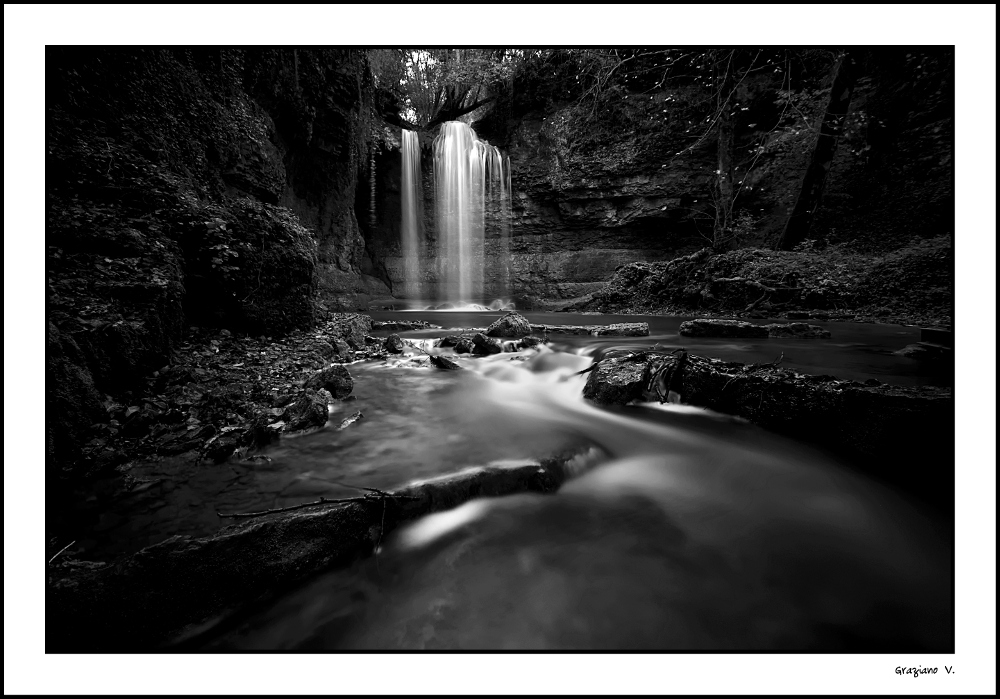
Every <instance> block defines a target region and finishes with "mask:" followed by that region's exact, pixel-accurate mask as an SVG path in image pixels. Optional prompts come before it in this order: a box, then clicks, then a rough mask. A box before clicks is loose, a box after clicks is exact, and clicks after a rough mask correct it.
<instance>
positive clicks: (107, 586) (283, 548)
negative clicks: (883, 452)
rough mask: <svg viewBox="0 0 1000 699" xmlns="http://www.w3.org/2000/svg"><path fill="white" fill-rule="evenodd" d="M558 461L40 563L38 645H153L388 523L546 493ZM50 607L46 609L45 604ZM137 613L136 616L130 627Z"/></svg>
mask: <svg viewBox="0 0 1000 699" xmlns="http://www.w3.org/2000/svg"><path fill="white" fill-rule="evenodd" d="M568 460H569V457H568V456H566V457H561V458H557V459H547V460H543V461H528V462H525V463H524V464H523V465H518V466H507V467H495V466H486V467H483V468H478V469H471V470H467V471H463V472H462V473H459V474H455V475H451V476H445V477H441V478H436V479H433V480H431V481H427V482H424V483H417V484H414V485H411V486H408V487H406V488H403V489H401V490H399V491H395V493H394V494H396V495H400V496H405V499H395V498H387V499H385V500H383V499H381V498H378V497H373V498H371V499H370V501H364V502H357V503H349V504H346V505H342V506H339V507H321V508H312V509H304V510H298V511H294V512H288V513H283V514H277V515H270V516H268V517H263V518H258V519H249V520H243V521H242V522H241V521H240V520H226V521H231V522H237V523H236V524H234V525H232V526H228V527H226V528H224V529H223V530H221V531H220V532H219V533H217V534H216V535H214V536H210V537H206V538H203V539H192V538H190V537H187V536H175V537H171V538H170V539H167V540H166V541H164V542H162V543H159V544H156V545H154V546H150V547H148V548H145V549H143V550H142V551H139V552H138V553H135V554H132V555H129V556H124V557H122V558H120V559H118V560H117V561H115V562H114V564H113V565H98V564H93V563H90V562H84V561H69V560H67V561H57V562H56V563H55V564H53V565H51V566H49V568H48V585H47V588H46V610H47V619H55V620H57V622H54V623H53V626H52V628H51V630H50V631H48V632H47V646H46V650H48V651H49V652H83V651H87V652H114V651H119V652H123V651H132V652H134V651H135V650H137V649H143V650H150V651H152V650H154V649H158V648H163V647H169V646H170V645H172V644H175V643H178V642H180V641H183V640H187V639H189V638H192V637H196V636H197V634H198V633H199V632H200V631H203V630H205V629H208V628H211V627H212V626H213V625H215V624H216V623H218V622H219V621H222V620H225V619H228V618H230V617H232V615H233V614H238V613H240V612H241V611H243V610H245V609H247V608H248V607H249V606H250V605H254V604H259V603H260V601H261V600H262V599H269V598H271V596H272V595H274V594H276V593H278V592H280V591H281V590H286V589H288V587H289V586H290V585H294V584H297V583H299V582H301V581H303V580H306V579H308V578H309V577H311V576H313V575H315V574H316V573H318V572H320V571H324V570H329V569H331V568H334V567H337V566H341V565H347V564H349V563H350V562H351V561H353V560H355V559H357V558H358V557H359V556H364V555H370V554H371V553H372V551H373V550H374V547H375V545H376V544H377V542H378V541H379V539H381V538H384V537H385V536H386V535H388V534H389V533H390V532H391V531H393V530H394V529H396V528H397V527H399V526H400V525H402V524H404V523H406V522H409V521H412V520H414V519H416V518H418V517H422V516H424V515H427V514H431V513H433V512H440V511H444V510H449V509H452V508H455V507H457V506H458V505H461V504H462V503H464V502H468V501H469V500H471V499H473V498H479V497H498V496H502V495H508V494H512V493H524V492H537V493H552V492H555V490H557V489H558V487H559V485H560V484H561V483H562V482H563V481H564V480H565V478H566V473H567V470H568V467H567V463H568ZM49 610H50V611H49ZM136 619H141V620H142V623H136Z"/></svg>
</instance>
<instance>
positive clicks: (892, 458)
mask: <svg viewBox="0 0 1000 699" xmlns="http://www.w3.org/2000/svg"><path fill="white" fill-rule="evenodd" d="M681 361H682V360H681V359H680V358H679V357H677V356H673V355H664V354H659V353H653V352H649V353H648V354H647V353H641V352H640V353H633V354H632V355H628V356H617V357H606V358H605V359H603V360H601V362H600V363H599V364H598V366H597V367H596V368H595V369H594V370H592V371H591V372H590V376H589V378H588V380H587V384H586V387H585V388H584V397H586V398H588V399H590V400H592V401H594V402H595V403H600V404H604V405H610V404H615V405H623V404H625V403H628V402H630V401H635V400H655V396H654V394H653V393H652V391H651V390H650V386H649V382H650V379H652V378H653V377H654V375H655V374H656V371H657V370H658V369H660V368H663V369H664V370H665V373H664V374H663V375H665V376H670V379H671V383H670V385H671V387H674V386H676V389H677V392H678V393H679V394H680V399H681V401H682V402H684V403H687V404H689V405H695V406H700V407H704V408H710V409H712V410H716V411H718V412H722V413H728V414H730V415H738V416H740V417H743V418H745V419H747V420H750V421H751V422H754V423H756V424H758V425H760V426H761V427H765V428H767V429H771V430H774V431H775V432H779V433H782V434H787V435H790V436H792V437H795V438H797V439H801V440H805V441H811V442H815V443H818V444H821V445H824V446H826V447H829V448H832V449H834V450H836V451H838V452H840V453H842V454H845V455H848V456H850V457H852V458H856V459H858V460H859V462H860V463H863V464H865V465H866V466H867V467H868V468H870V469H872V470H873V471H876V472H878V473H879V474H880V475H883V476H885V477H887V478H892V477H895V478H896V479H900V478H902V472H901V471H899V469H898V465H899V464H907V463H914V464H923V463H935V460H937V462H939V463H947V462H948V459H949V458H951V457H950V456H949V455H950V454H951V449H952V446H950V445H952V444H953V441H949V440H950V438H949V436H948V435H949V434H950V433H949V430H950V429H952V427H951V425H952V423H953V417H952V416H953V411H954V402H953V399H952V392H951V389H948V388H937V387H928V386H921V387H917V388H909V387H900V386H891V385H887V384H877V385H866V384H862V383H860V382H855V381H843V380H839V379H837V378H835V377H833V376H804V375H802V374H798V373H796V372H794V371H790V370H788V369H781V368H778V367H774V366H772V365H770V364H764V365H759V364H740V363H737V362H723V361H721V360H718V359H708V358H705V357H700V356H697V355H692V354H687V355H685V356H684V360H683V362H684V366H683V367H681V369H680V370H679V371H678V363H679V362H681ZM647 366H648V368H647ZM914 435H933V437H931V438H929V439H926V440H923V439H915V438H914Z"/></svg>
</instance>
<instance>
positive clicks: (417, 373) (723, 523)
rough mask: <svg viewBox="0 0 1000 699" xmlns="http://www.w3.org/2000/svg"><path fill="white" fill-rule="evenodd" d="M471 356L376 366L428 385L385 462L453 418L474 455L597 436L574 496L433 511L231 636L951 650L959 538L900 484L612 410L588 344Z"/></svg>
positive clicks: (281, 642)
mask: <svg viewBox="0 0 1000 699" xmlns="http://www.w3.org/2000/svg"><path fill="white" fill-rule="evenodd" d="M421 344H422V345H423V346H422V349H424V350H425V351H429V352H434V353H442V352H445V351H444V350H440V349H434V348H432V347H431V344H432V343H430V342H429V341H427V342H423V343H421ZM445 353H447V352H445ZM451 356H452V358H453V359H455V360H456V361H458V362H459V363H460V364H461V365H462V366H463V368H464V369H465V371H462V372H447V373H441V372H435V371H434V370H432V369H430V368H429V367H428V366H427V362H426V361H425V359H426V357H425V356H423V353H422V352H418V351H412V352H410V351H409V350H408V351H407V352H406V354H405V355H404V356H402V357H400V358H399V359H393V360H390V361H389V362H388V363H387V364H386V365H385V366H384V367H383V366H372V367H371V368H370V370H369V373H367V374H365V375H364V378H365V381H367V382H372V381H376V380H378V377H380V376H381V377H383V378H382V379H381V380H383V381H385V382H387V384H386V385H389V383H392V384H393V385H396V384H398V383H399V382H402V381H407V380H410V378H411V377H412V379H413V380H414V381H418V382H419V383H416V384H414V385H416V386H422V387H425V388H424V389H422V390H424V391H425V392H424V393H422V394H421V397H420V399H419V401H418V403H417V404H419V406H420V410H422V411H425V413H424V415H423V417H422V418H421V420H420V421H418V423H419V424H409V423H408V422H403V423H400V424H386V425H385V427H384V429H385V433H384V437H383V438H382V439H381V440H380V441H378V442H376V443H375V444H376V445H377V446H374V447H373V448H377V449H378V450H379V451H378V459H377V462H378V464H379V467H380V468H384V467H386V466H387V465H388V464H390V463H393V462H394V461H396V460H398V459H400V458H406V459H409V460H410V461H416V460H417V459H419V450H418V449H416V448H415V445H416V444H417V440H415V439H414V436H413V434H412V433H408V432H407V430H414V429H422V425H423V424H424V423H426V422H428V421H431V420H439V421H440V422H441V428H443V429H444V430H445V434H446V436H445V434H438V435H437V436H435V437H434V438H433V439H432V440H431V442H430V444H428V445H427V446H428V447H432V450H433V453H434V454H435V455H436V456H435V458H443V456H442V455H443V454H444V453H445V451H447V450H449V449H458V448H459V447H460V443H461V441H462V439H461V437H460V436H459V435H464V436H467V437H469V439H470V440H471V441H472V442H474V443H475V446H476V448H477V449H484V450H487V451H492V452H493V453H494V454H495V457H498V458H503V459H508V460H509V459H514V458H519V457H523V456H527V455H530V454H537V453H543V452H545V447H546V446H549V447H552V446H554V445H555V444H557V443H560V442H568V443H571V444H589V445H591V446H592V447H593V448H592V449H591V452H590V454H591V456H589V457H587V460H586V461H585V462H584V463H583V464H581V470H582V471H583V472H582V473H580V474H579V475H578V477H576V478H575V479H573V480H571V481H569V482H567V483H566V484H565V485H564V486H563V487H562V488H561V489H560V491H559V492H558V493H557V494H555V495H549V496H540V495H515V496H509V497H505V498H490V499H481V500H476V501H473V502H470V503H467V504H465V505H463V506H461V507H459V508H457V509H455V510H452V511H449V512H442V513H439V514H435V515H431V516H429V517H427V518H424V519H422V520H419V521H417V522H415V523H413V524H412V525H411V526H409V527H406V528H403V529H402V530H400V531H399V532H397V533H396V534H395V535H393V536H390V537H388V538H387V541H386V542H384V545H383V549H382V550H381V551H380V553H379V554H378V555H377V557H376V559H375V560H374V561H368V562H366V563H365V564H363V565H362V566H361V567H360V568H357V569H355V570H352V571H346V572H334V573H330V574H327V575H323V576H319V577H318V578H317V579H316V580H315V581H314V582H312V583H311V584H309V585H307V586H306V587H304V588H302V589H301V590H299V591H297V592H295V593H293V594H290V595H289V596H287V597H286V598H284V599H282V600H281V601H280V602H279V603H278V604H277V605H276V606H275V607H272V608H271V609H270V610H268V611H266V612H264V613H263V615H262V616H261V617H258V618H257V619H255V620H253V621H252V622H251V623H250V624H249V625H248V626H247V627H246V628H244V629H242V630H241V631H239V632H238V633H237V634H236V635H235V636H230V637H229V638H228V639H226V640H225V641H224V642H223V647H230V648H232V647H236V648H243V649H255V648H256V649H275V648H298V649H313V650H320V649H322V650H329V649H349V650H389V649H392V650H397V649H406V650H418V649H448V650H483V649H517V650H528V649H553V650H555V649H574V648H584V649H647V650H649V649H658V650H663V649H676V650H687V651H696V650H715V651H718V650H726V649H731V650H771V651H775V650H852V651H856V652H870V651H873V650H895V651H901V652H906V651H908V650H914V649H919V650H923V651H930V650H932V649H940V648H947V647H948V645H949V638H950V630H949V623H948V619H949V601H950V573H949V566H948V563H949V556H948V545H947V542H946V540H945V538H944V537H943V536H942V534H941V532H940V531H939V530H938V529H937V528H936V525H935V524H933V523H932V522H931V521H930V520H928V519H927V518H925V516H924V515H923V514H922V513H921V512H919V511H918V510H917V509H914V508H913V507H912V506H911V505H910V504H909V503H907V502H905V501H904V500H903V499H901V498H899V497H898V496H896V495H895V494H893V493H891V492H889V491H888V490H886V489H885V488H884V487H882V486H880V485H878V484H876V483H874V482H872V481H870V480H868V479H867V478H865V477H863V476H861V475H859V474H857V473H854V472H851V471H849V470H847V469H845V468H844V467H843V465H841V464H839V463H837V462H836V461H834V460H831V459H829V458H828V457H826V456H824V455H823V454H822V453H820V452H818V451H817V450H815V449H812V448H810V447H806V446H803V445H799V444H796V443H794V442H792V441H791V440H787V439H784V438H780V437H777V436H774V435H770V434H768V433H765V432H763V431H761V430H758V429H756V428H753V427H752V426H749V425H745V424H742V423H741V422H739V421H737V420H734V419H732V418H728V417H725V416H720V415H717V414H712V413H709V412H707V411H704V410H700V409H697V408H692V407H690V406H670V405H667V406H660V405H656V406H654V407H655V410H650V409H649V408H646V409H645V410H643V409H641V408H639V409H636V408H633V409H632V410H630V411H614V410H603V409H600V408H597V407H595V406H593V405H591V404H590V403H588V402H587V401H585V400H584V399H583V398H582V395H581V394H582V389H583V385H584V383H585V382H586V381H587V377H586V375H580V374H578V372H579V371H580V370H581V369H583V368H585V367H586V366H588V365H589V364H590V359H589V357H587V356H585V354H584V353H583V351H582V349H581V350H579V353H574V352H562V351H552V350H550V349H548V348H546V347H539V348H537V349H535V350H529V351H524V352H520V353H516V354H511V353H505V354H502V355H495V356H491V357H484V358H471V357H467V356H456V355H451ZM512 360H513V361H512ZM518 360H520V361H518ZM423 372H426V373H423ZM437 383H441V384H447V385H448V386H450V387H451V390H447V391H445V392H437V389H433V386H432V385H431V384H437ZM442 387H443V386H442ZM432 389H433V390H432ZM385 392H386V391H385V390H382V389H379V390H377V391H375V393H376V394H379V395H381V394H383V393H385ZM359 404H360V401H359ZM372 415H373V416H375V415H376V413H374V412H373V413H372ZM379 422H382V423H386V422H387V419H386V417H382V418H381V419H379V418H376V417H373V419H372V420H371V422H369V423H367V424H362V425H359V426H358V427H357V428H356V436H361V431H362V430H364V429H379V428H380V426H379ZM373 437H374V435H371V436H369V439H372V438H373ZM317 439H319V437H317ZM391 440H396V441H397V442H398V444H397V445H396V446H394V447H390V445H389V443H388V442H389V441H391ZM393 448H394V449H398V450H401V451H400V452H399V454H400V455H401V454H403V453H405V454H406V456H405V457H402V456H400V455H394V453H393V452H392V451H391V449H393ZM387 450H388V451H387ZM521 452H523V453H521ZM484 454H485V452H484ZM226 644H230V645H226Z"/></svg>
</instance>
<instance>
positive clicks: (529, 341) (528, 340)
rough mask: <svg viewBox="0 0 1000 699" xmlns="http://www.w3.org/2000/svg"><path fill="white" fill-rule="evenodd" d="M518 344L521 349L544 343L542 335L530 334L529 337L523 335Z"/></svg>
mask: <svg viewBox="0 0 1000 699" xmlns="http://www.w3.org/2000/svg"><path fill="white" fill-rule="evenodd" d="M517 344H518V346H519V347H520V348H521V349H528V348H530V347H537V346H538V345H541V344H543V340H542V338H540V337H535V336H534V335H529V336H528V337H522V338H521V339H520V341H519V342H518V343H517Z"/></svg>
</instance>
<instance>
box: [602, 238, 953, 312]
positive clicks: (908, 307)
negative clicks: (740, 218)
mask: <svg viewBox="0 0 1000 699" xmlns="http://www.w3.org/2000/svg"><path fill="white" fill-rule="evenodd" d="M820 245H821V244H820V243H818V242H817V241H814V240H809V241H806V242H805V243H803V244H802V245H800V247H799V249H798V250H795V251H773V250H762V249H757V248H742V249H738V250H733V251H731V252H727V253H723V254H712V252H711V251H710V250H709V249H707V248H706V249H704V250H702V251H699V252H697V253H694V254H692V255H688V256H685V257H679V258H676V259H674V260H670V261H669V262H636V263H632V264H628V265H623V266H622V267H620V268H619V269H618V270H616V272H615V274H614V276H613V277H612V279H611V280H610V281H609V282H608V284H607V286H606V287H605V288H604V289H603V290H602V291H600V292H598V293H596V294H594V297H593V301H592V302H591V305H590V306H589V308H591V309H592V310H598V311H602V312H616V313H650V312H655V313H668V314H680V315H683V314H688V313H702V314H704V313H708V314H711V313H713V312H716V313H724V314H725V315H746V314H748V313H750V312H753V311H758V312H761V313H764V314H765V315H773V314H775V313H780V312H783V311H788V310H806V311H816V310H817V309H818V310H820V311H822V312H826V313H828V314H831V315H834V314H835V315H839V316H840V317H845V318H855V319H859V320H874V319H879V320H883V321H888V322H904V323H921V324H924V323H926V324H934V325H950V323H951V318H950V316H951V311H950V300H951V298H952V294H953V290H952V284H951V260H952V258H951V246H950V238H949V237H948V236H938V237H936V238H932V239H929V240H921V239H914V240H913V241H911V243H910V245H908V246H907V247H905V248H903V249H900V250H898V251H895V252H893V253H891V254H890V255H887V256H885V257H879V256H872V255H869V254H865V253H862V252H859V251H858V250H857V249H855V248H854V246H852V245H850V244H837V245H827V246H825V247H823V248H822V249H820Z"/></svg>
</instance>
